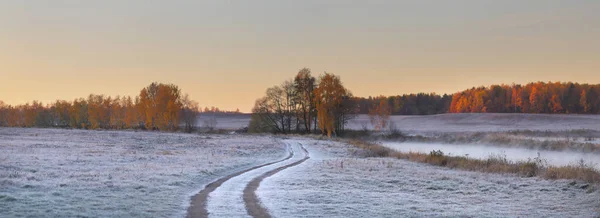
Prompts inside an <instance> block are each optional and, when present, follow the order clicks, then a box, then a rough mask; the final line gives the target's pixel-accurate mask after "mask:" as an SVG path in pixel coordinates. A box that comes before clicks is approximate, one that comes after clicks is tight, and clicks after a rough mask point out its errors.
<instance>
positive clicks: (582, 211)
mask: <svg viewBox="0 0 600 218" xmlns="http://www.w3.org/2000/svg"><path fill="white" fill-rule="evenodd" d="M302 141H303V143H304V145H305V147H306V148H307V149H308V150H309V152H310V154H311V159H309V160H308V161H306V162H305V163H303V164H301V165H298V166H296V167H293V168H290V169H286V170H284V171H282V172H280V173H278V174H275V175H274V176H272V177H270V178H267V179H265V180H264V181H263V183H262V184H261V186H260V187H259V188H258V196H259V197H260V199H261V201H262V202H263V204H264V205H265V206H266V207H267V208H268V209H269V210H270V212H271V213H272V214H273V215H274V216H276V217H296V216H303V217H407V216H409V217H410V216H413V217H414V216H418V217H456V216H467V217H519V216H525V217H595V216H598V215H600V192H599V191H596V190H594V189H593V188H590V187H591V186H589V185H588V186H586V185H585V184H581V183H573V182H572V181H567V180H554V181H551V180H544V179H540V178H536V177H533V178H521V177H517V176H514V175H502V174H487V173H479V172H468V171H460V170H452V169H448V168H442V167H436V166H430V165H426V164H420V163H414V162H409V161H405V160H400V159H395V158H357V157H356V156H355V155H353V153H355V152H357V150H356V149H354V148H353V147H348V146H346V145H344V144H342V143H340V142H331V141H315V140H302Z"/></svg>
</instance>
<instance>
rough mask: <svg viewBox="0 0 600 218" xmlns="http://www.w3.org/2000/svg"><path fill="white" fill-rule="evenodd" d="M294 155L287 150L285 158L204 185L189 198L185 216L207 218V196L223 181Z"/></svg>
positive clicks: (188, 217)
mask: <svg viewBox="0 0 600 218" xmlns="http://www.w3.org/2000/svg"><path fill="white" fill-rule="evenodd" d="M286 148H287V149H290V147H289V146H287V147H286ZM293 155H294V153H293V152H292V150H291V149H290V150H289V155H288V156H286V157H285V158H283V159H281V160H278V161H273V162H270V163H266V164H262V165H258V166H255V167H252V168H249V169H246V170H242V171H240V172H237V173H234V174H231V175H228V176H225V177H222V178H220V179H218V180H217V181H214V182H212V183H209V184H208V185H206V186H205V187H204V189H202V190H201V191H200V192H199V193H198V194H196V195H194V196H193V197H192V199H191V205H190V207H189V208H188V210H187V215H186V217H187V218H207V217H208V215H209V212H208V210H207V202H208V196H209V195H210V193H212V192H213V191H214V190H215V189H217V188H219V187H220V186H221V185H222V184H223V183H225V182H226V181H228V180H230V179H231V178H233V177H236V176H239V175H242V174H244V173H247V172H250V171H252V170H256V169H259V168H262V167H266V166H269V165H273V164H276V163H280V162H283V161H286V160H289V159H290V158H292V157H293Z"/></svg>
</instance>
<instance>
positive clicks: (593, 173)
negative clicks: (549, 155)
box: [543, 161, 600, 183]
mask: <svg viewBox="0 0 600 218" xmlns="http://www.w3.org/2000/svg"><path fill="white" fill-rule="evenodd" d="M543 177H544V178H547V179H577V180H581V181H585V182H589V183H598V182H600V173H598V171H597V170H596V169H595V168H594V167H593V166H591V165H589V164H586V163H585V162H583V161H581V162H579V164H575V165H568V166H562V167H553V166H549V167H547V168H546V171H545V173H544V174H543Z"/></svg>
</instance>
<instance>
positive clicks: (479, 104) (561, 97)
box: [354, 82, 600, 115]
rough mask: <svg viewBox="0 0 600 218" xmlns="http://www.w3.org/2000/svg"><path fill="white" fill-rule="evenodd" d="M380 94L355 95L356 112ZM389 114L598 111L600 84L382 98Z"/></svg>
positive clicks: (368, 106) (507, 87) (364, 111)
mask: <svg viewBox="0 0 600 218" xmlns="http://www.w3.org/2000/svg"><path fill="white" fill-rule="evenodd" d="M381 98H382V97H381V96H379V97H368V98H360V97H355V98H354V99H355V101H356V102H357V104H358V113H359V114H369V110H370V109H371V108H373V107H376V106H377V105H379V104H380V100H381ZM385 99H387V104H386V106H387V107H389V111H390V112H391V114H392V115H430V114H441V113H554V114H599V113H600V84H597V85H590V84H579V83H572V82H563V83H561V82H548V83H545V82H535V83H528V84H526V85H518V84H513V85H491V86H489V87H483V86H481V87H473V88H471V89H467V90H464V91H462V92H457V93H455V94H453V95H446V94H444V95H438V94H435V93H430V94H427V93H419V94H405V95H401V96H400V95H398V96H389V97H385Z"/></svg>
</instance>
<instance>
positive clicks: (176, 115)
mask: <svg viewBox="0 0 600 218" xmlns="http://www.w3.org/2000/svg"><path fill="white" fill-rule="evenodd" d="M198 113H199V108H198V103H196V102H194V101H192V100H190V99H189V98H188V95H187V94H186V95H184V94H182V93H181V90H180V89H179V87H177V86H176V85H173V84H162V83H152V84H150V85H149V86H148V87H145V88H143V89H142V90H141V91H140V94H139V95H138V96H135V97H133V98H132V97H130V96H125V97H119V96H117V97H110V96H104V95H94V94H91V95H89V96H88V97H87V98H79V99H75V100H73V101H63V100H57V101H56V102H53V103H50V104H47V105H44V104H42V103H41V102H38V101H33V102H32V103H27V104H24V105H16V106H12V105H6V104H4V103H3V102H2V101H0V126H8V127H62V128H69V127H70V128H81V129H147V130H165V131H174V130H177V129H179V128H180V127H181V126H182V125H183V127H184V129H185V131H191V130H192V129H193V128H194V127H195V125H196V122H197V121H196V120H197V116H198Z"/></svg>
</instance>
